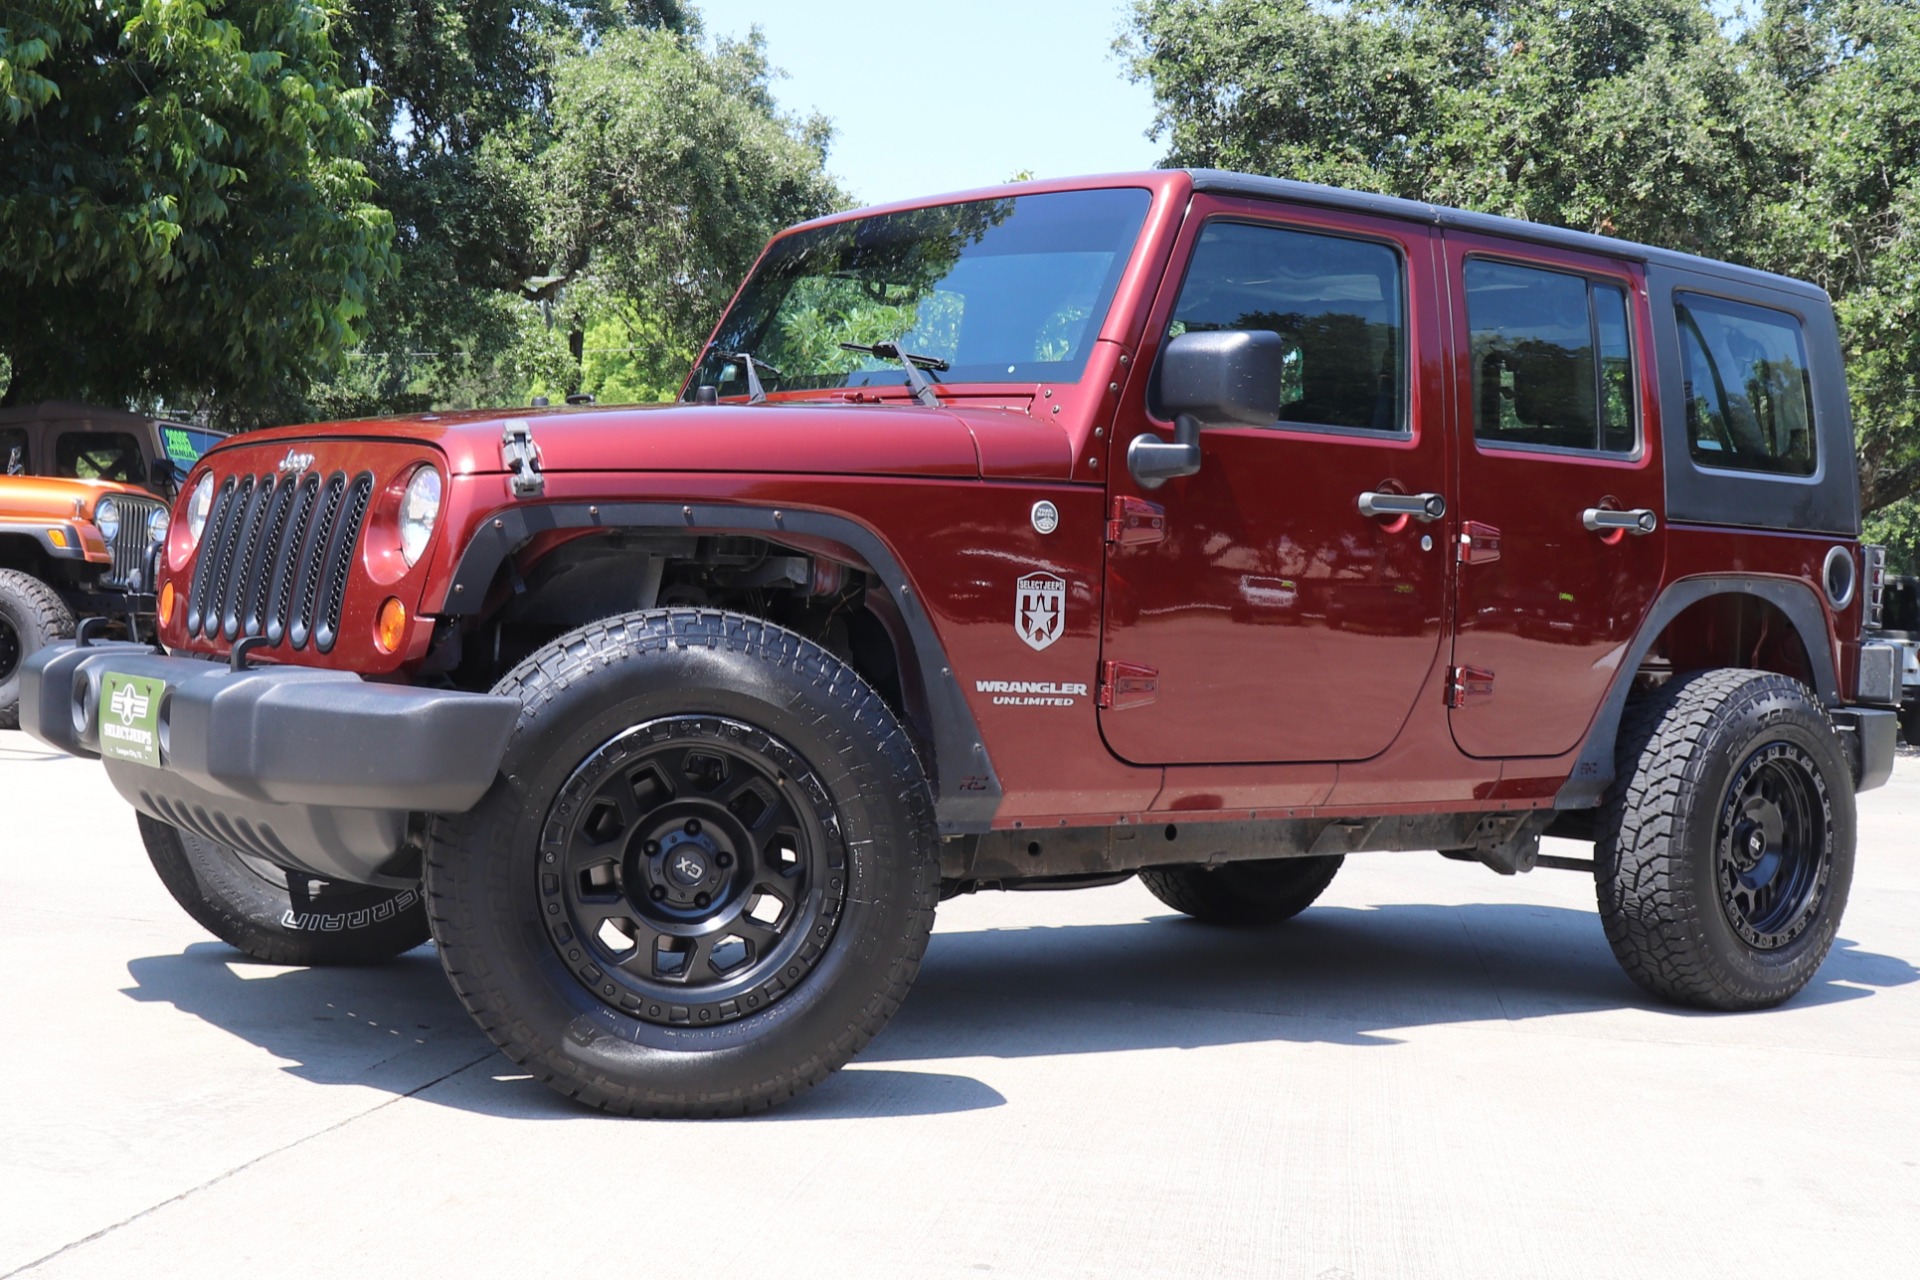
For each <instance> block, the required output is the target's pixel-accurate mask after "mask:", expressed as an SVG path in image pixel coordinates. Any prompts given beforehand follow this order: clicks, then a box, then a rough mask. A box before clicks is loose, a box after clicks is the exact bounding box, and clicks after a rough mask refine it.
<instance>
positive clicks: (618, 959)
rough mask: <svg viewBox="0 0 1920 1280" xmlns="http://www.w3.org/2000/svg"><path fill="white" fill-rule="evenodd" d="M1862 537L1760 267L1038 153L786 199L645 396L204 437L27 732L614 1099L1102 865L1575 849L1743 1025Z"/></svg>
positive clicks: (1777, 997)
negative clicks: (912, 180) (151, 564)
mask: <svg viewBox="0 0 1920 1280" xmlns="http://www.w3.org/2000/svg"><path fill="white" fill-rule="evenodd" d="M1858 528H1859V522H1858V500H1857V494H1856V484H1855V478H1854V459H1853V444H1852V436H1851V431H1850V425H1849V422H1848V414H1847V398H1846V390H1845V384H1844V381H1843V373H1842V369H1841V365H1840V359H1839V355H1838V345H1837V343H1836V339H1835V332H1834V322H1833V317H1832V312H1831V308H1830V307H1829V304H1828V300H1827V299H1826V297H1825V296H1823V295H1822V293H1821V292H1820V291H1819V290H1818V289H1815V288H1812V287H1810V286H1808V285H1806V284H1802V283H1798V282H1795V281H1793V280H1788V279H1782V278H1779V277H1775V276H1770V275H1763V274H1760V273H1757V272H1753V271H1748V270H1743V269H1740V268H1736V267H1731V266H1727V265H1723V264H1719V263H1714V262H1707V261H1702V260H1699V259H1695V258H1691V257H1686V256H1683V255H1680V254H1675V253H1669V252H1663V251H1661V250H1658V249H1650V248H1644V247H1641V246H1638V245H1633V244H1628V243H1623V242H1621V241H1617V240H1611V239H1602V238H1599V237H1595V236H1590V235H1582V234H1574V233H1570V232H1566V231H1559V230H1553V229H1550V228H1546V227H1540V226H1534V225H1530V224H1526V223H1522V222H1513V221H1507V220H1503V219H1499V218H1493V217H1484V216H1479V215H1474V214H1468V213H1460V212H1455V211H1452V210H1448V209H1441V208H1435V207H1432V206H1429V205H1425V204H1417V203H1410V202H1406V201H1401V200H1392V199H1384V198H1380V197H1376V196H1369V195H1358V194H1353V193H1349V192H1344V191H1335V190H1328V189H1325V188H1319V187H1313V186H1305V185H1301V184H1297V183H1292V182H1284V181H1276V180H1271V179H1265V178H1256V177H1246V176H1242V175H1237V174H1227V173H1214V172H1177V171H1176V172H1163V173H1151V174H1142V175H1135V176H1128V177H1105V178H1098V179H1085V180H1079V181H1062V182H1042V183H1029V184H1024V185H1019V186H1012V187H1007V188H1003V189H996V190H993V191H988V192H983V193H976V194H972V195H966V196H955V197H949V198H943V199H940V200H937V201H926V202H917V203H912V204H903V205H898V206H892V207H887V208H882V209H875V210H866V211H862V212H858V213H852V214H847V215H844V216H836V217H832V218H826V219H822V220H820V221H817V222H812V223H808V224H806V225H804V226H800V227H796V228H794V229H793V230H790V231H788V232H785V233H783V234H782V235H780V236H778V237H777V238H775V239H774V241H773V242H772V243H771V244H770V245H769V246H768V247H767V249H766V251H765V253H764V255H763V256H762V258H761V260H760V262H759V264H758V265H757V266H756V267H755V269H754V271H753V273H752V274H751V275H750V276H749V278H748V279H747V280H746V282H745V283H744V284H743V285H742V286H741V289H740V291H739V293H738V295H737V296H736V297H735V299H734V300H733V302H732V304H731V306H730V308H729V309H728V311H727V312H726V314H725V316H724V317H723V319H722V320H721V322H720V324H719V326H718V328H717V329H716V331H715V333H714V335H713V338H712V339H711V341H710V343H709V345H708V346H707V348H706V349H705V351H704V352H703V353H702V355H701V356H700V358H699V361H698V363H697V365H696V366H695V368H694V370H693V372H692V374H691V376H690V377H689V379H688V382H687V385H686V388H685V392H684V394H683V403H681V404H679V405H674V406H655V407H649V408H637V409H604V408H577V409H559V408H556V409H553V410H550V411H549V410H541V411H534V412H526V411H522V412H518V413H506V414H500V413H458V414H452V413H449V414H439V415H435V414H429V415H425V416H421V417H415V418H408V419H404V420H393V421H376V422H366V423H356V424H349V425H344V426H328V427H320V428H314V427H306V428H299V429H288V430H280V431H275V432H265V433H256V434H251V435H248V436H246V437H245V438H243V439H236V440H232V441H228V442H227V443H225V444H222V445H220V446H219V447H217V448H215V449H214V450H213V451H212V452H211V453H210V454H209V455H208V456H207V457H206V458H205V459H203V460H202V461H201V463H200V464H199V465H197V466H196V467H195V468H194V470H193V472H192V474H190V475H189V476H188V477H187V479H186V483H185V484H184V487H183V497H182V498H181V499H180V501H179V503H178V504H177V507H176V510H175V513H174V520H173V528H172V532H171V533H170V535H169V538H168V544H167V549H166V553H165V557H164V559H165V565H164V570H163V574H162V576H161V579H160V601H159V612H160V638H161V642H162V644H163V646H164V649H163V650H161V651H156V650H151V649H147V648H142V647H139V646H135V645H130V644H110V643H100V642H97V641H95V640H93V639H92V637H91V635H90V632H89V628H88V627H86V626H84V625H83V626H82V628H81V634H80V636H79V637H78V638H77V639H76V640H74V641H73V642H71V643H68V644H64V645H56V646H54V647H52V648H50V649H48V650H45V651H43V652H41V653H40V654H38V655H36V656H35V657H34V658H33V659H32V660H31V662H30V664H29V667H28V695H29V696H28V702H27V710H28V727H29V728H30V729H31V730H32V732H33V733H34V734H36V735H37V736H38V737H40V738H41V739H43V740H44V741H46V742H48V743H51V744H54V745H56V746H59V747H61V748H64V749H65V750H67V751H70V752H73V753H75V754H78V755H87V756H92V755H98V756H100V757H101V758H102V759H103V760H104V762H105V766H106V769H107V773H108V776H109V777H110V779H111V780H112V783H113V785H114V786H115V787H116V788H117V789H118V790H119V791H120V792H121V794H122V795H123V796H125V798H126V799H127V800H128V801H129V802H130V803H131V804H132V805H133V806H134V807H135V808H136V809H138V811H139V822H140V826H141V830H142V831H143V833H144V835H145V839H146V843H147V847H148V850H149V852H150V853H151V856H152V859H153V862H154V864H155V866H156V867H157V868H158V870H159V873H160V875H161V877H162V879H163V880H164V881H165V883H166V884H167V886H168V888H169V889H170V890H172V892H173V893H174V895H175V896H176V897H177V898H178V899H179V900H180V902H181V903H182V905H183V906H184V907H185V908H186V909H187V910H188V911H189V912H191V913H192V914H193V915H194V917H195V918H196V919H198V920H199V921H200V922H201V923H203V924H204V925H206V926H207V927H208V928H209V929H211V930H212V931H213V932H214V933H215V934H217V935H218V936H220V937H221V938H224V939H225V940H227V941H228V942H230V943H232V944H234V945H235V946H237V947H239V948H241V949H242V950H244V951H246V952H248V953H250V954H253V955H256V956H260V957H263V958H266V959H269V960H275V961H280V962H285V963H307V964H320V963H329V962H351V961H370V960H376V959H379V958H382V957H385V956H389V955H392V954H394V953H396V952H399V951H402V950H404V949H406V948H409V947H412V946H414V945H415V944H417V943H419V942H421V941H423V940H424V939H425V938H426V937H427V936H428V934H429V932H431V935H432V937H433V938H434V940H435V941H436V942H437V943H438V947H439V953H440V956H441V959H442V961H443V963H444V965H445V967H446V970H447V973H448V976H449V977H450V978H451V979H452V982H453V985H454V987H455V989H456V990H457V991H458V993H459V996H460V999H461V1000H462V1001H463V1002H464V1003H465V1004H466V1006H467V1008H468V1009H469V1010H470V1011H471V1012H472V1014H473V1016H474V1018H475V1019H476V1020H477V1021H478V1022H479V1024H480V1025H481V1026H482V1027H483V1028H485V1030H486V1032H487V1033H488V1035H490V1036H491V1037H492V1038H493V1039H494V1041H495V1042H496V1043H497V1044H499V1045H500V1047H501V1048H502V1049H503V1050H504V1051H505V1052H506V1053H507V1054H508V1055H509V1056H511V1057H512V1058H513V1059H515V1060H516V1061H518V1062H520V1063H523V1064H525V1066H526V1067H527V1068H528V1069H529V1070H530V1071H531V1072H532V1073H533V1074H535V1075H536V1076H538V1077H539V1078H541V1079H542V1080H545V1081H546V1082H547V1083H549V1084H550V1085H552V1086H553V1087H554V1088H556V1089H558V1090H560V1091H561V1092H563V1093H565V1094H568V1095H571V1096H573V1097H575V1098H578V1099H580V1100H582V1101H583V1102H586V1103H589V1104H592V1105H595V1106H599V1107H603V1108H606V1109H608V1110H612V1111H619V1112H632V1113H641V1114H652V1115H715V1114H727V1113H737V1112H742V1111H748V1110H754V1109H759V1108H763V1107H766V1106H769V1105H771V1104H774V1103H776V1102H779V1101H780V1100H782V1099H784V1098H787V1097H789V1096H791V1095H793V1094H794V1093H796V1092H797V1091H799V1090H801V1089H803V1088H805V1087H807V1086H808V1085H810V1084H812V1083H814V1082H816V1081H818V1080H820V1079H821V1078H823V1077H824V1076H826V1075H827V1074H828V1073H829V1072H831V1071H832V1070H834V1069H835V1068H836V1067H838V1066H839V1065H841V1064H842V1063H844V1062H845V1061H847V1059H848V1058H850V1057H851V1056H852V1055H853V1054H854V1053H856V1052H857V1051H858V1050H859V1049H860V1048H861V1047H862V1046H863V1045H865V1044H866V1043H867V1042H868V1040H870V1039H871V1038H872V1037H873V1036H874V1035H875V1034H876V1033H877V1032H878V1031H879V1030H880V1029H881V1027H882V1026H883V1025H884V1024H885V1023H886V1021H887V1019H888V1018H889V1017H890V1016H891V1015H892V1013H893V1012H894V1010H895V1009H897V1008H898V1007H899V1004H900V1001H901V1000H902V998H904V996H905V995H906V992H907V988H908V986H909V985H910V984H911V982H912V981H913V978H914V974H915V971H916V968H917V966H918V964H919V962H920V958H921V954H922V951H923V949H924V948H925V946H926V944H927V937H928V932H929V930H930V929H931V927H932V923H933V913H934V906H935V903H936V901H938V900H939V899H940V898H941V897H942V896H943V895H948V894H953V893H962V892H969V891H972V890H976V889H984V888H996V887H997V888H1010V887H1019V888H1028V887H1051V888H1067V887H1075V886H1083V885H1100V884H1110V883H1113V882H1115V881H1118V880H1122V879H1124V878H1126V877H1128V876H1132V875H1136V874H1137V875H1139V876H1140V877H1141V878H1142V879H1143V880H1144V881H1145V882H1146V885H1147V887H1148V888H1149V889H1150V890H1152V892H1153V893H1155V894H1157V895H1158V896H1159V897H1160V898H1161V899H1162V900H1164V901H1165V902H1167V903H1168V904H1169V905H1171V906H1172V907H1174V908H1176V909H1177V910H1179V911H1182V912H1185V913H1187V914H1189V915H1191V916H1194V917H1197V918H1199V919H1201V920H1204V921H1210V922H1216V923H1219V924H1223V925H1266V924H1273V923H1275V922H1278V921H1281V920H1284V919H1286V918H1287V917H1289V916H1292V915H1294V914H1295V913H1297V912H1299V911H1301V910H1302V909H1303V908H1305V907H1307V906H1308V904H1310V903H1311V902H1312V901H1313V900H1314V898H1315V896H1316V895H1317V894H1319V893H1320V892H1321V891H1322V890H1323V889H1324V888H1325V887H1326V886H1327V884H1328V882H1329V880H1330V879H1331V878H1332V877H1333V875H1334V874H1335V873H1336V871H1337V870H1338V869H1339V867H1340V865H1341V861H1342V859H1343V858H1344V857H1345V856H1346V855H1348V854H1352V853H1358V852H1362V851H1367V850H1396V849H1399V850H1420V849H1424V850H1439V851H1441V852H1443V853H1446V854H1448V855H1450V856H1453V857H1456V858H1462V859H1470V860H1477V861H1479V862H1482V863H1484V864H1486V865H1488V866H1490V867H1492V868H1493V869H1495V870H1496V871H1500V872H1504V873H1512V872H1518V871H1525V870H1529V869H1531V868H1533V867H1535V866H1537V865H1543V864H1560V865H1571V866H1578V867H1580V868H1582V869H1585V870H1589V871H1590V872H1591V874H1592V875H1593V876H1594V879H1595V883H1596V886H1597V890H1598V900H1599V914H1600V918H1601V922H1602V924H1603V925H1604V927H1605V930H1606V935H1607V938H1608V940H1609V942H1610V943H1611V944H1612V946H1613V950H1614V952H1615V954H1616V955H1617V956H1618V957H1619V959H1620V962H1621V964H1622V965H1623V966H1624V967H1625V969H1626V971H1627V973H1628V974H1629V975H1630V976H1631V977H1632V978H1633V980H1634V981H1636V982H1638V983H1639V984H1640V985H1641V986H1643V987H1644V988H1646V989H1647V990H1648V991H1651V992H1653V993H1655V994H1657V995H1660V996H1662V997H1665V998H1668V999H1672V1000H1676V1001H1680V1002H1683V1003H1687V1004H1692V1005H1697V1006H1704V1007H1708V1008H1716V1009H1750V1008H1759V1007H1764V1006H1769V1005H1774V1004H1778V1003H1779V1002H1781V1001H1783V1000H1786V999H1788V998H1789V997H1791V996H1792V995H1793V994H1794V993H1795V992H1797V991H1799V990H1800V989H1801V988H1802V987H1803V986H1804V985H1805V984H1806V983H1807V981H1808V980H1809V979H1810V977H1811V976H1812V975H1813V972H1814V970H1815V969H1816V968H1818V966H1819V965H1820V963H1821V961H1822V959H1823V958H1824V957H1825V955H1826V954H1827V951H1828V948H1829V946H1830V945H1831V943H1832V941H1833V937H1834V930H1835V928H1836V926H1837V925H1838V922H1839V920H1840V915H1841V911H1842V909H1843V907H1844V906H1845V903H1846V898H1847V890H1848V885H1849V881H1850V878H1851V874H1852V868H1853V859H1854V842H1855V823H1854V795H1855V792H1856V791H1858V790H1862V789H1865V788H1868V787H1873V786H1877V785H1879V784H1881V783H1882V782H1884V781H1885V780H1886V778H1887V776H1888V772H1889V770H1890V768H1891V763H1892V756H1893V745H1894V733H1895V715H1894V712H1893V710H1892V706H1893V704H1894V702H1895V700H1896V697H1897V690H1896V680H1895V676H1894V668H1893V664H1892V654H1891V651H1890V650H1885V649H1881V648H1875V647H1873V646H1863V645H1862V643H1861V634H1862V627H1863V623H1864V622H1866V621H1869V620H1870V619H1868V618H1866V616H1865V615H1866V614H1867V611H1868V609H1869V607H1870V597H1871V595H1872V586H1873V583H1872V580H1871V577H1870V575H1869V573H1868V570H1869V568H1870V565H1869V563H1868V559H1867V557H1866V555H1865V553H1864V552H1863V548H1862V547H1861V545H1860V544H1859V541H1858ZM209 659H212V660H214V661H208V660H209ZM1548 831H1553V832H1555V833H1560V834H1567V835H1573V836H1576V837H1579V838H1583V839H1586V840H1590V841H1592V842H1593V845H1594V850H1595V854H1594V857H1593V859H1592V860H1591V862H1588V861H1587V860H1584V859H1549V858H1542V857H1541V856H1540V854H1539V842H1540V837H1541V835H1542V834H1543V833H1545V832H1548Z"/></svg>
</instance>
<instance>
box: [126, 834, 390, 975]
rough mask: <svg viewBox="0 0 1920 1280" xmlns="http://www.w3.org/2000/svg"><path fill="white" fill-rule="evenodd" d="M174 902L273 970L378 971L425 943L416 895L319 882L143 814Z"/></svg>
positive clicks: (152, 852)
mask: <svg viewBox="0 0 1920 1280" xmlns="http://www.w3.org/2000/svg"><path fill="white" fill-rule="evenodd" d="M140 838H141V839H142V840H143V841H145V842H146V846H147V857H148V858H149V859H150V860H151V861H152V862H153V869H154V870H155V871H158V872H159V873H160V882H161V883H162V884H164V885H166V886H167V892H169V893H171V894H172V895H173V900H174V901H175V902H177V903H179V904H180V905H181V907H183V908H184V909H185V910H186V913H187V914H188V915H190V916H192V917H193V918H194V919H195V920H197V921H198V922H199V923H200V925H201V927H202V928H204V929H206V930H207V932H209V933H211V934H212V935H213V936H214V937H216V938H218V939H220V941H222V942H224V943H226V944H227V945H228V946H230V947H233V948H235V949H237V950H239V951H243V952H245V953H246V954H248V955H250V956H252V957H253V958H254V959H256V960H265V961H268V962H269V963H272V964H297V965H311V966H315V967H319V966H324V965H352V964H378V963H379V962H381V961H383V960H391V959H393V958H394V957H395V956H397V955H400V954H402V953H403V952H407V951H411V950H413V949H414V948H415V947H417V946H419V945H420V944H421V943H423V942H425V941H426V940H427V936H428V934H427V913H426V904H425V902H424V901H423V900H422V898H421V895H420V891H419V890H418V889H379V888H375V887H373V886H371V885H363V884H348V883H347V882H345V881H336V880H321V879H319V878H317V877H314V876H309V875H305V874H303V873H301V872H298V871H288V870H286V869H285V868H282V867H277V866H274V865H273V864H272V863H270V862H266V861H264V860H262V859H260V858H255V857H251V856H249V855H247V854H244V853H241V852H240V851H239V850H237V849H234V848H232V847H231V846H229V845H224V844H218V843H216V842H214V841H212V840H206V839H202V838H201V837H200V836H197V835H195V834H193V833H192V832H191V831H182V830H181V829H180V828H178V827H175V826H171V825H169V824H167V823H165V822H161V821H160V820H159V819H157V818H150V817H148V816H147V815H146V814H144V813H143V814H141V815H140Z"/></svg>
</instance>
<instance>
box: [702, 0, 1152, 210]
mask: <svg viewBox="0 0 1920 1280" xmlns="http://www.w3.org/2000/svg"><path fill="white" fill-rule="evenodd" d="M699 9H700V12H701V14H702V15H703V16H704V17H705V19H706V25H707V30H708V32H709V33H710V34H712V35H732V36H741V35H745V34H746V32H747V30H748V28H750V27H753V26H758V27H760V29H761V30H762V31H764V32H765V33H766V37H767V53H768V56H769V57H770V58H771V59H772V61H773V64H774V65H775V66H777V67H780V68H781V69H782V70H784V71H786V72H787V76H788V78H786V79H784V80H782V81H780V82H779V83H778V85H777V86H776V89H775V93H776V95H777V96H778V98H779V100H780V103H781V105H782V106H783V107H785V108H786V109H788V110H790V111H795V112H800V113H805V112H808V111H812V110H818V111H821V112H824V113H825V114H826V115H827V116H829V117H831V118H832V120H833V123H834V128H835V138H834V144H833V151H832V153H831V155H830V156H829V157H828V166H827V167H828V168H829V169H831V170H832V171H833V172H834V173H835V174H836V175H838V176H839V177H840V179H841V180H842V181H843V182H844V183H845V184H846V185H847V186H848V187H849V188H850V189H851V190H852V191H853V193H854V194H855V195H856V196H857V197H858V198H859V199H860V201H861V202H862V203H864V204H877V203H880V202H882V201H886V200H897V199H905V198H908V197H912V196H921V195H932V194H936V193H939V192H944V191H957V190H962V189H965V188H968V187H978V186H986V185H988V184H991V183H995V182H1000V181H1002V180H1004V179H1005V178H1007V177H1009V176H1011V175H1012V174H1014V173H1016V172H1018V171H1019V170H1022V169H1030V170H1032V171H1033V173H1034V176H1036V177H1041V178H1048V177H1061V176H1065V175H1068V174H1075V173H1109V172H1114V171H1116V170H1125V169H1147V168H1151V167H1153V163H1154V161H1155V160H1157V159H1158V158H1159V157H1160V154H1161V152H1162V150H1163V148H1162V147H1161V145H1160V144H1158V143H1155V142H1151V141H1149V140H1148V139H1147V138H1146V137H1145V132H1146V129H1147V127H1148V125H1149V124H1151V123H1152V120H1153V101H1152V98H1151V96H1150V95H1149V94H1148V93H1147V90H1146V87H1145V86H1144V85H1136V84H1132V83H1130V82H1129V81H1128V80H1127V78H1126V73H1125V68H1124V67H1123V66H1122V64H1121V62H1120V60H1119V59H1118V58H1117V57H1115V56H1114V55H1113V53H1112V45H1113V40H1114V37H1115V36H1116V35H1118V34H1119V31H1120V28H1121V25H1122V22H1123V21H1124V19H1125V15H1126V12H1127V6H1126V5H1125V4H1124V3H1123V2H1122V0H948V3H944V4H929V3H924V2H922V0H898V2H895V0H866V2H865V3H852V2H851V0H700V2H699Z"/></svg>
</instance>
